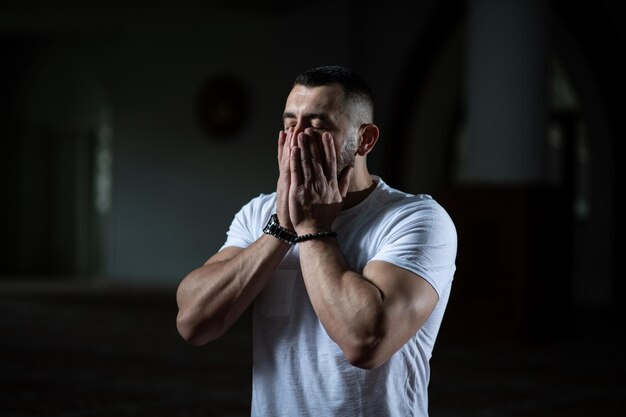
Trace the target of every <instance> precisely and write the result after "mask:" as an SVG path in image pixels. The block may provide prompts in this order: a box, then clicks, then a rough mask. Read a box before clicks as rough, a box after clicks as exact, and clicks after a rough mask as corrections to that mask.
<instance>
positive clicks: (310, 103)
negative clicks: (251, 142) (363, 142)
mask: <svg viewBox="0 0 626 417" xmlns="http://www.w3.org/2000/svg"><path fill="white" fill-rule="evenodd" d="M343 94H344V93H343V90H342V89H341V87H340V86H339V85H330V86H320V87H311V88H309V87H304V86H301V85H296V86H295V87H294V88H293V89H292V90H291V93H289V96H288V97H287V103H286V104H285V111H284V113H283V123H284V129H285V132H287V133H291V134H293V135H294V137H297V135H298V134H299V133H301V132H304V130H305V129H307V128H311V129H312V130H313V131H314V132H315V133H318V134H319V136H320V137H321V135H322V133H324V132H329V133H330V134H331V135H332V137H333V139H334V141H335V151H336V153H337V170H338V172H341V170H342V169H343V168H345V167H346V166H348V165H353V164H354V159H355V154H356V150H357V142H356V139H357V138H356V129H355V128H354V126H352V124H351V123H350V117H349V115H348V114H346V111H347V109H346V106H345V105H344V100H343Z"/></svg>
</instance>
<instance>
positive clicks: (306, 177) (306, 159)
mask: <svg viewBox="0 0 626 417" xmlns="http://www.w3.org/2000/svg"><path fill="white" fill-rule="evenodd" d="M308 140H309V136H308V135H306V134H304V133H300V134H299V135H298V148H299V151H298V154H299V155H300V168H301V170H302V180H303V181H310V180H311V175H312V172H311V153H310V150H309V144H308Z"/></svg>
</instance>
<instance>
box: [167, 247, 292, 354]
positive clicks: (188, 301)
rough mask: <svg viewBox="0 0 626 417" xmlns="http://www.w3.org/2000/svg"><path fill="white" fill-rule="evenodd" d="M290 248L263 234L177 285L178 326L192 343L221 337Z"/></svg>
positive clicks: (218, 256) (257, 292)
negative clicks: (244, 247)
mask: <svg viewBox="0 0 626 417" xmlns="http://www.w3.org/2000/svg"><path fill="white" fill-rule="evenodd" d="M288 250H289V245H288V244H286V243H284V242H281V241H279V240H278V239H276V238H274V237H272V236H268V235H263V236H262V237H261V238H259V240H257V241H256V242H254V243H253V244H252V245H250V246H249V247H248V248H246V249H243V250H241V251H239V252H238V253H236V254H235V255H234V256H232V257H229V258H227V259H222V257H221V256H220V254H221V252H220V253H218V254H217V255H216V256H214V257H213V258H211V259H209V261H207V263H206V264H205V265H204V266H202V267H200V268H198V269H196V270H194V271H192V272H191V273H189V275H187V276H186V277H185V279H183V281H182V282H181V284H180V285H179V287H178V291H177V294H176V299H177V302H178V308H179V312H178V318H177V327H178V331H179V332H180V334H181V335H182V336H183V337H184V338H185V339H186V340H187V341H188V342H189V343H191V344H193V345H202V344H205V343H207V342H210V341H211V340H214V339H216V338H218V337H220V336H221V335H222V334H223V333H224V332H225V331H226V330H227V329H228V328H229V327H230V326H231V325H232V324H233V323H234V322H235V321H236V320H237V319H238V318H239V317H240V316H241V315H242V314H243V312H244V311H245V310H246V308H248V306H249V305H250V304H251V303H252V301H254V299H255V298H256V296H257V295H258V294H259V292H260V291H261V290H262V289H263V287H264V286H265V284H266V283H267V281H268V280H269V277H270V276H271V275H272V273H273V272H274V271H275V270H276V268H277V267H278V265H279V264H280V262H281V261H282V259H283V257H284V256H285V254H286V253H287V251H288Z"/></svg>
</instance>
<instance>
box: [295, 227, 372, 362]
mask: <svg viewBox="0 0 626 417" xmlns="http://www.w3.org/2000/svg"><path fill="white" fill-rule="evenodd" d="M300 262H301V266H302V274H303V276H304V282H305V285H306V288H307V292H308V294H309V298H310V299H311V303H312V305H313V308H314V309H315V312H316V314H317V316H318V317H319V319H320V321H321V322H322V324H323V325H324V328H325V329H326V331H327V332H328V334H329V336H330V337H331V338H332V339H333V340H334V341H335V342H336V343H337V344H338V345H339V347H340V348H341V349H342V351H343V352H344V355H345V356H346V359H347V360H348V361H350V362H352V363H354V364H359V363H360V362H361V360H362V358H363V357H364V356H367V355H368V354H369V352H371V351H372V350H375V349H376V346H377V344H378V343H379V342H380V340H381V338H382V337H383V334H382V333H381V332H382V331H383V330H384V329H383V327H384V326H383V323H384V317H383V314H384V308H383V307H384V306H383V294H382V293H381V291H380V289H379V288H378V287H376V286H375V285H374V284H373V283H372V282H371V281H369V280H367V279H366V278H365V277H363V276H362V275H360V274H358V273H356V272H354V271H351V270H350V269H349V267H348V266H347V264H346V262H345V260H344V257H343V254H342V253H341V251H340V249H339V246H338V244H337V242H336V241H335V240H334V239H321V240H311V241H307V242H303V243H301V244H300Z"/></svg>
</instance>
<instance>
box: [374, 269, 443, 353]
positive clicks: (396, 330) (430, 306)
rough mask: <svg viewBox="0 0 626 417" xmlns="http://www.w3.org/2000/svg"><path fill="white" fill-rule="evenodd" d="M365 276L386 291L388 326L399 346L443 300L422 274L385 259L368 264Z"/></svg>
mask: <svg viewBox="0 0 626 417" xmlns="http://www.w3.org/2000/svg"><path fill="white" fill-rule="evenodd" d="M363 276H364V277H365V278H367V279H368V280H370V281H371V282H372V283H373V284H374V285H376V286H377V287H378V288H379V289H380V291H381V293H382V296H383V300H384V306H385V323H386V326H385V327H386V329H387V333H388V336H390V337H391V339H393V340H391V343H392V344H393V345H397V346H396V349H399V348H400V347H401V346H402V345H403V344H404V343H406V342H407V341H408V340H409V339H410V338H411V337H413V336H414V335H415V333H417V331H418V330H419V328H420V327H421V326H422V325H423V324H424V322H425V321H426V320H427V319H428V317H429V316H430V314H431V313H432V311H433V310H434V308H435V306H436V305H437V301H438V300H439V296H438V294H437V291H435V289H434V288H433V286H432V285H430V283H429V282H428V281H426V280H425V279H424V278H422V277H421V276H419V275H417V274H415V273H414V272H411V271H409V270H407V269H404V268H401V267H399V266H396V265H393V264H391V263H389V262H385V261H372V262H370V263H368V264H367V265H366V266H365V268H364V270H363Z"/></svg>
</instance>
